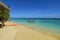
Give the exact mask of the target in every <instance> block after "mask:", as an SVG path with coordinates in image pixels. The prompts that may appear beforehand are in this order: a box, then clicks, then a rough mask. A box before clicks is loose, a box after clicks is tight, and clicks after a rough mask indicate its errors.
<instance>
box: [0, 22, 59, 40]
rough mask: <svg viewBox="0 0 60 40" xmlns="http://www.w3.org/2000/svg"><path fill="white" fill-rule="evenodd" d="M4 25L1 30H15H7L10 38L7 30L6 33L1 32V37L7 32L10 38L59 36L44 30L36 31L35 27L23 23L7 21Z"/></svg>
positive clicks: (52, 38)
mask: <svg viewBox="0 0 60 40" xmlns="http://www.w3.org/2000/svg"><path fill="white" fill-rule="evenodd" d="M5 25H6V26H5V27H4V28H3V29H1V30H8V31H7V32H9V31H10V30H11V29H12V30H11V31H10V32H12V31H15V33H14V32H13V33H10V32H9V34H10V35H11V36H12V38H11V36H9V34H8V33H7V32H6V34H4V33H3V34H2V35H1V34H0V35H1V36H2V37H3V36H4V35H7V34H8V36H9V37H10V38H9V39H10V40H11V39H13V40H60V36H56V35H55V34H52V33H49V32H46V31H44V30H39V31H37V30H36V29H35V28H29V27H27V26H25V25H23V24H19V23H14V22H11V21H7V22H5ZM9 29H10V30H9ZM13 29H14V30H13ZM4 32H5V31H4ZM1 36H0V37H1ZM5 39H6V40H7V39H8V37H7V36H6V38H5Z"/></svg>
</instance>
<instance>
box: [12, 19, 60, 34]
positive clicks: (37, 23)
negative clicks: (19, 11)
mask: <svg viewBox="0 0 60 40" xmlns="http://www.w3.org/2000/svg"><path fill="white" fill-rule="evenodd" d="M28 20H31V21H32V22H28ZM11 21H15V22H17V23H21V24H24V25H27V26H29V27H36V28H42V29H44V30H48V31H51V32H55V33H58V34H60V19H59V18H12V19H11Z"/></svg>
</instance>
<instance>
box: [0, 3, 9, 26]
mask: <svg viewBox="0 0 60 40" xmlns="http://www.w3.org/2000/svg"><path fill="white" fill-rule="evenodd" d="M8 19H9V7H8V6H7V5H5V4H3V3H2V2H0V21H1V22H2V26H3V25H4V22H5V21H7V20H8Z"/></svg>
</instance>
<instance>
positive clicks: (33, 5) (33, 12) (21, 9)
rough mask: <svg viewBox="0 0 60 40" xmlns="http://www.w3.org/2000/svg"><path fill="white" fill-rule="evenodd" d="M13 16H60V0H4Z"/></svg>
mask: <svg viewBox="0 0 60 40" xmlns="http://www.w3.org/2000/svg"><path fill="white" fill-rule="evenodd" d="M2 1H3V2H4V3H5V4H7V5H9V6H10V9H11V10H10V17H11V18H60V0H2Z"/></svg>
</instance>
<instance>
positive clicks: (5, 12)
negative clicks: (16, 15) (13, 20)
mask: <svg viewBox="0 0 60 40" xmlns="http://www.w3.org/2000/svg"><path fill="white" fill-rule="evenodd" d="M0 11H2V10H1V9H0ZM0 16H2V17H4V18H5V20H8V19H9V10H7V9H4V10H3V11H2V13H1V12H0Z"/></svg>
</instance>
